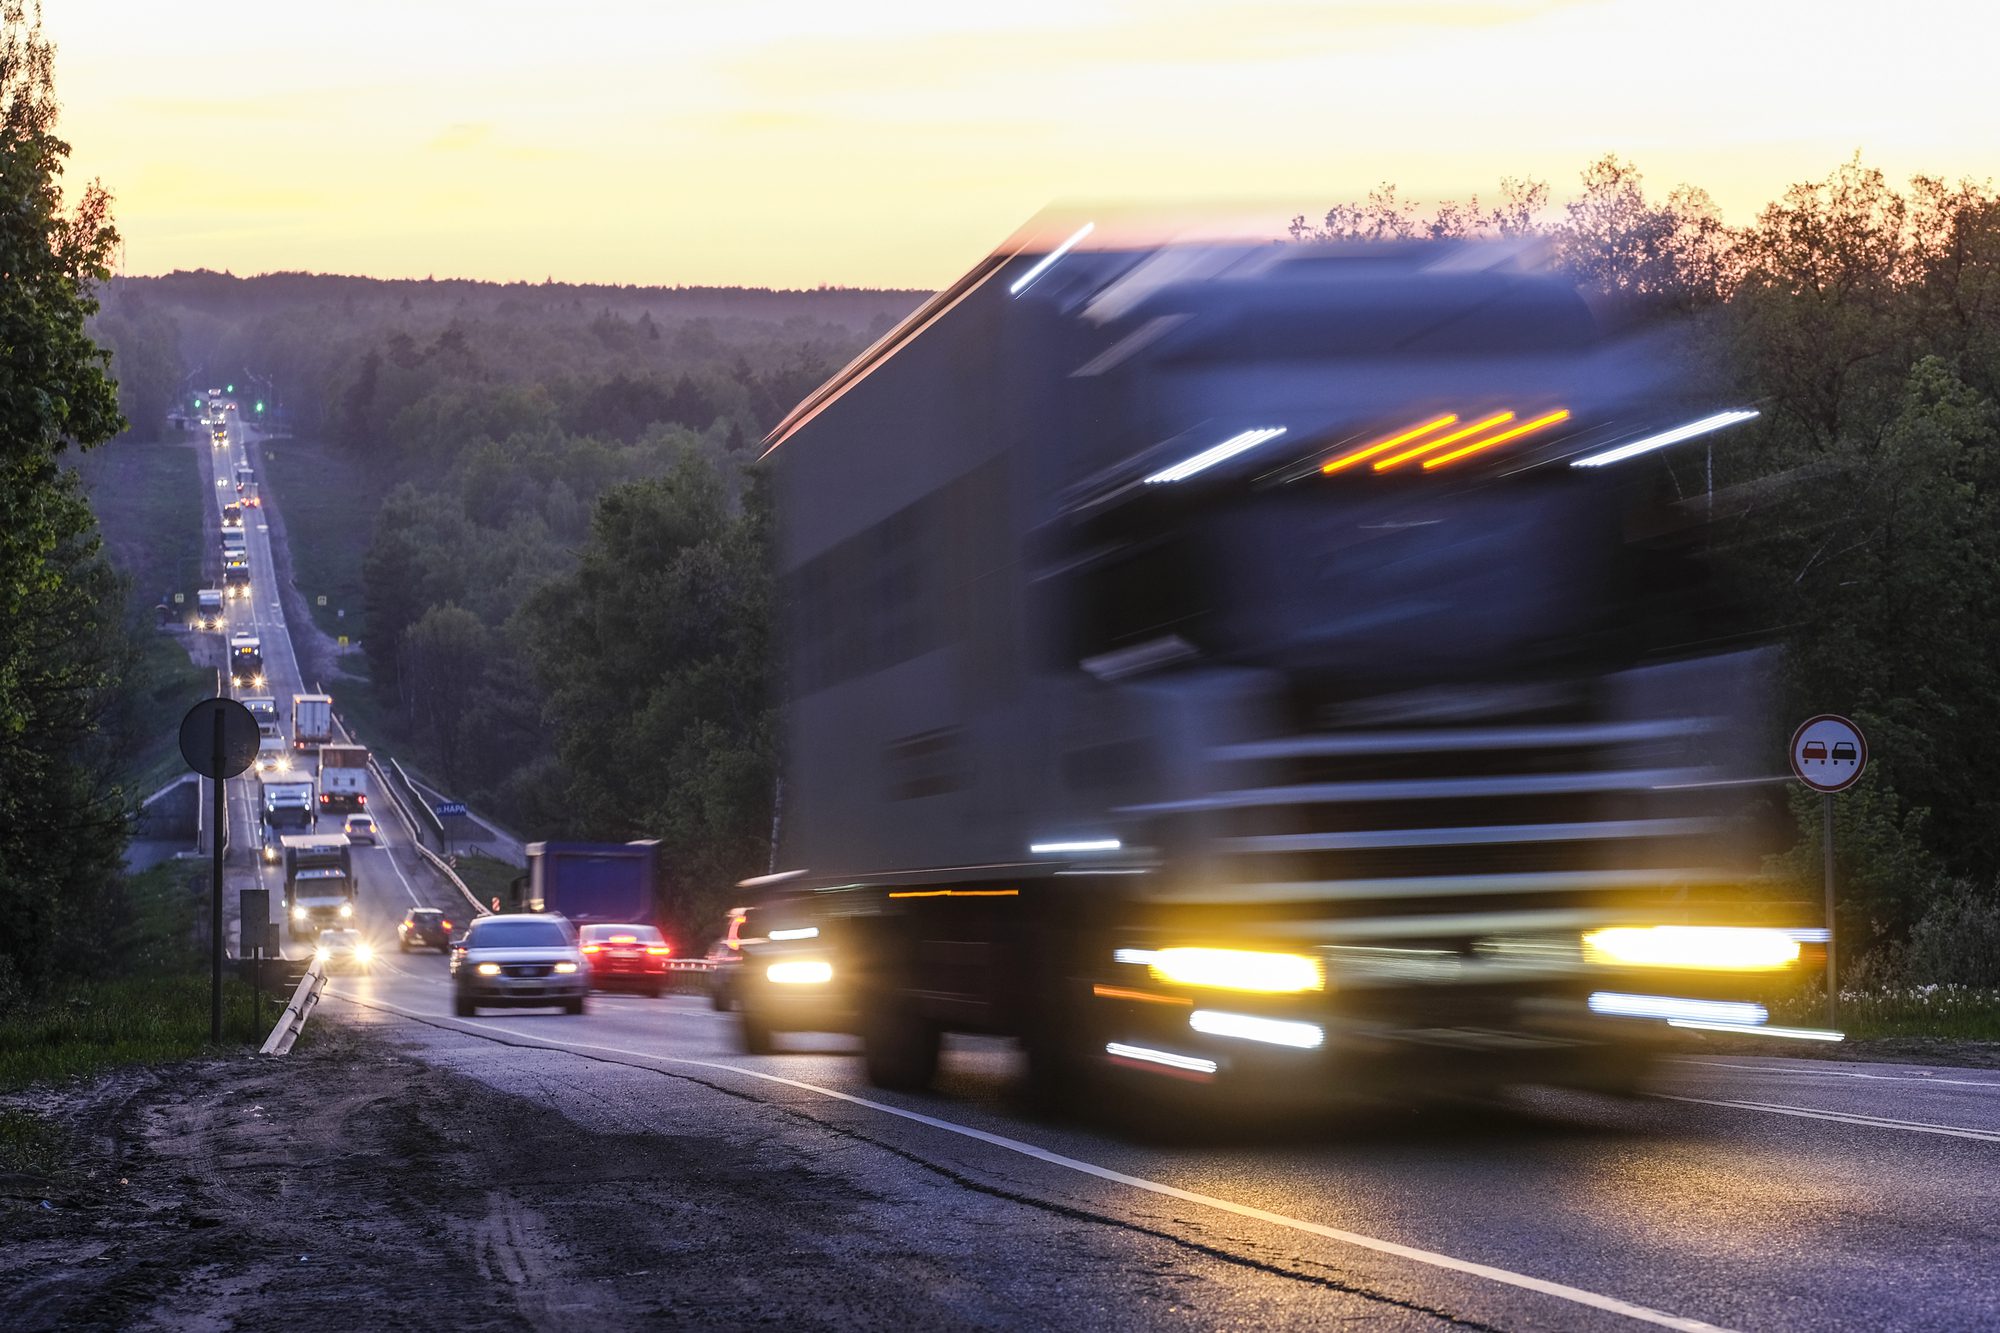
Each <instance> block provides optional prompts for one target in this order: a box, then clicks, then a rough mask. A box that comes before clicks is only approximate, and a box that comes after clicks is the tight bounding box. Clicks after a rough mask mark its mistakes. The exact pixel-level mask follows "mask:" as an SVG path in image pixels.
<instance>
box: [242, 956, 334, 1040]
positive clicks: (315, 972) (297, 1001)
mask: <svg viewBox="0 0 2000 1333" xmlns="http://www.w3.org/2000/svg"><path fill="white" fill-rule="evenodd" d="M325 989H326V964H324V963H322V962H320V960H319V959H317V958H315V959H313V961H312V966H310V967H308V968H307V969H306V974H305V975H304V976H302V977H300V978H299V987H298V989H297V990H295V991H293V992H292V1002H291V1003H290V1004H288V1005H286V1006H285V1012H284V1013H282V1014H279V1015H278V1023H277V1026H276V1027H274V1028H272V1029H271V1035H270V1036H269V1037H267V1038H265V1040H264V1046H263V1049H262V1050H260V1051H259V1052H258V1054H259V1055H284V1054H286V1053H287V1052H289V1051H290V1050H291V1049H292V1043H293V1042H295V1041H297V1040H298V1039H299V1033H301V1032H303V1031H305V1026H306V1017H307V1015H309V1014H311V1013H312V1011H313V1009H314V1008H315V1007H316V1006H317V1005H318V1004H319V996H320V992H321V991H323V990H325Z"/></svg>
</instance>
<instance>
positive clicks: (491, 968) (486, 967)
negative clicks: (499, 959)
mask: <svg viewBox="0 0 2000 1333" xmlns="http://www.w3.org/2000/svg"><path fill="white" fill-rule="evenodd" d="M473 970H474V971H475V972H477V973H479V975H480V976H482V977H497V976H499V975H500V964H498V963H481V964H480V965H479V966H478V967H476V968H474V969H473Z"/></svg>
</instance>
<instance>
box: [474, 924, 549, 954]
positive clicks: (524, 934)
mask: <svg viewBox="0 0 2000 1333" xmlns="http://www.w3.org/2000/svg"><path fill="white" fill-rule="evenodd" d="M568 943H569V934H568V932H567V931H565V930H564V929H563V928H562V927H561V926H559V925H557V924H556V923H555V922H553V921H481V922H479V923H477V924H476V925H474V926H473V928H472V931H471V934H470V935H469V936H468V937H467V939H466V941H465V945H466V947H467V948H468V949H560V948H562V947H563V946H564V945H565V944H568Z"/></svg>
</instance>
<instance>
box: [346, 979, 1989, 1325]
mask: <svg viewBox="0 0 2000 1333" xmlns="http://www.w3.org/2000/svg"><path fill="white" fill-rule="evenodd" d="M327 993H328V994H329V995H332V996H333V997H334V998H336V999H340V1000H345V1001H347V1002H348V1003H349V1004H354V1005H358V1006H360V1007H361V1008H363V1009H375V1010H379V1011H381V1012H384V1013H391V1014H399V1015H401V1016H402V1017H404V1018H408V1019H412V1020H414V1021H416V1022H419V1023H423V1024H426V1025H428V1026H431V1027H435V1028H439V1029H442V1030H444V1031H447V1032H461V1033H465V1034H466V1035H468V1036H475V1037H476V1036H486V1037H487V1039H488V1040H499V1038H502V1037H504V1038H510V1039H511V1040H510V1041H508V1042H503V1043H502V1044H508V1045H518V1046H523V1047H528V1048H532V1049H538V1050H545V1051H556V1052H562V1053H566V1054H570V1055H582V1054H583V1053H584V1052H586V1051H601V1052H603V1053H604V1054H605V1055H607V1056H620V1057H623V1059H624V1060H633V1061H644V1062H645V1063H642V1064H636V1065H633V1066H631V1067H632V1068H636V1069H652V1070H654V1071H655V1072H657V1073H663V1074H665V1073H670V1071H668V1070H665V1069H660V1068H658V1067H659V1066H661V1065H684V1066H687V1067H689V1068H694V1069H710V1070H715V1071H717V1072H719V1073H725V1074H735V1075H736V1076H738V1077H739V1078H749V1079H756V1080H757V1081H759V1082H762V1083H771V1084H775V1085H777V1086H779V1087H785V1088H792V1089H795V1090H797V1091H799V1092H810V1093H815V1094H817V1095H819V1096H821V1097H825V1098H827V1099H828V1100H830V1101H837V1102H845V1103H846V1104H847V1105H849V1106H859V1107H862V1108H863V1109H865V1110H870V1111H874V1112H876V1113H878V1114H881V1115H886V1116H892V1117H894V1118H895V1119H898V1120H905V1121H908V1122H909V1123H911V1124H914V1125H923V1126H925V1127H926V1128H929V1129H935V1130H938V1131H939V1132H941V1133H945V1134H955V1135H957V1136H958V1137H960V1138H964V1139H971V1140H972V1141H973V1142H975V1143H984V1144H986V1145H987V1146H988V1147H992V1148H998V1149H1000V1150H1001V1151H1002V1152H1010V1153H1014V1154H1016V1155H1018V1156H1021V1157H1026V1158H1028V1159H1029V1160H1031V1161H1036V1162H1041V1163H1043V1164H1044V1165H1047V1166H1053V1167H1057V1168H1059V1169H1061V1170H1065V1171H1074V1172H1076V1173H1077V1174H1078V1175H1083V1176H1089V1177H1091V1178H1092V1179H1094V1180H1102V1181H1104V1182H1106V1183H1107V1184H1112V1185H1123V1186H1125V1187H1127V1188H1129V1189H1135V1190H1140V1191H1143V1192H1144V1193H1147V1194H1153V1195H1157V1196H1158V1197H1160V1198H1163V1199H1178V1200H1180V1201H1181V1202H1182V1203H1191V1204H1195V1205H1196V1206H1198V1207H1202V1208H1213V1209H1214V1210H1215V1211H1217V1212H1220V1213H1228V1214H1229V1215H1231V1216H1232V1217H1241V1218H1244V1219H1246V1220H1248V1221H1252V1222H1263V1223H1265V1224H1267V1225H1269V1226H1274V1227H1282V1228H1284V1229H1285V1230H1287V1231H1295V1232H1298V1233H1300V1234H1302V1235H1307V1236H1317V1237H1319V1238H1320V1239H1322V1240H1330V1241H1334V1242H1336V1243H1337V1244H1341V1245H1351V1246H1353V1247H1354V1248H1356V1249H1359V1250H1367V1251H1369V1252H1371V1253H1374V1254H1386V1255H1390V1256H1392V1257H1394V1258H1397V1259H1407V1260H1409V1261H1410V1262H1411V1263H1418V1264H1423V1265H1424V1266H1425V1267H1427V1268H1436V1269H1441V1270H1443V1271H1444V1272H1447V1273H1461V1274H1464V1275H1465V1276H1467V1277H1476V1278H1481V1279H1484V1280H1485V1281H1488V1282H1493V1283H1497V1284H1499V1285H1501V1286H1505V1287H1512V1288H1514V1289H1515V1290H1517V1291H1532V1292H1534V1293H1536V1294H1537V1295H1540V1296H1548V1297H1551V1298H1553V1299H1555V1300H1559V1301H1568V1302H1569V1303H1570V1304H1572V1305H1580V1306H1583V1307H1584V1308H1586V1309H1591V1310H1602V1311H1603V1312H1605V1313H1606V1314H1614V1315H1619V1316H1621V1317H1623V1318H1626V1319H1635V1320H1637V1321H1639V1322H1640V1323H1642V1324H1651V1325H1653V1326H1654V1327H1656V1328H1671V1329H1678V1330H1680V1333H1719V1331H1720V1330H1721V1329H1722V1327H1723V1326H1722V1325H1720V1324H1711V1323H1709V1322H1707V1321H1706V1320H1702V1319H1693V1318H1690V1317H1688V1316H1686V1315H1677V1314H1670V1313H1669V1312H1667V1311H1665V1310H1656V1309H1654V1308H1652V1307H1651V1306H1648V1305H1640V1304H1637V1303H1636V1302H1633V1301H1627V1300H1622V1299H1620V1298H1619V1297H1616V1296H1607V1295H1605V1294H1603V1293H1602V1292H1596V1291H1588V1290H1586V1289H1584V1288H1582V1287H1572V1286H1570V1285H1569V1284H1567V1283H1564V1282H1551V1281H1549V1280H1548V1279H1547V1278H1539V1277H1535V1276H1533V1275H1531V1274H1528V1273H1517V1272H1515V1271H1513V1270H1512V1269H1508V1268H1496V1267H1494V1266H1493V1265H1491V1264H1482V1263H1478V1262H1475V1261H1474V1260H1471V1259H1460V1258H1458V1257H1456V1256H1455V1255H1449V1254H1440V1253H1439V1252H1438V1251H1436V1250H1426V1249H1421V1248H1419V1247H1418V1246H1415V1245H1404V1244H1402V1243H1400V1242H1398V1241H1393V1240H1384V1239H1382V1238H1381V1237H1379V1236H1370V1235H1365V1234H1363V1233H1362V1232H1359V1231H1348V1230H1345V1229H1343V1228H1340V1227H1330V1226H1327V1225H1326V1224H1325V1223H1322V1222H1313V1221H1309V1220H1307V1219H1305V1218H1302V1217H1291V1216H1288V1215H1287V1214H1284V1213H1274V1212H1272V1211H1270V1210H1269V1209H1267V1208H1258V1207H1255V1206H1254V1205H1252V1204H1247V1203H1238V1202H1236V1201H1235V1200H1233V1199H1224V1198H1219V1197H1217V1196H1216V1195H1213V1194H1203V1193H1201V1192H1200V1191H1198V1190H1188V1189H1182V1188H1181V1187H1180V1186H1178V1185H1168V1184H1165V1183H1163V1182H1161V1181H1157V1180H1148V1179H1146V1178H1145V1177H1144V1176H1134V1175H1128V1174H1127V1173H1125V1172H1123V1171H1114V1170H1112V1169H1111V1168H1110V1167H1108V1166H1099V1165H1097V1164H1096V1163H1095V1162H1086V1161H1083V1160H1082V1159H1081V1158H1076V1157H1068V1156H1065V1155H1064V1154H1062V1153H1058V1152H1052V1151H1050V1150H1049V1149H1047V1148H1042V1147H1038V1146H1036V1145H1035V1144H1032V1143H1023V1142H1022V1141H1021V1140H1019V1139H1010V1138H1008V1137H1007V1136H1005V1135H1004V1134H995V1133H992V1132H991V1131H989V1130H984V1129H974V1128H972V1126H970V1125H961V1124H958V1123H956V1122H955V1121H951V1120H945V1119H942V1118H940V1117H938V1116H934V1115H925V1114H924V1113H923V1112H921V1111H913V1110H910V1109H908V1108H907V1107H902V1106H891V1105H890V1104H889V1103H887V1102H878V1101H874V1100H871V1099H870V1098H867V1097H857V1096H855V1095H854V1094H853V1093H851V1092H842V1091H840V1090H839V1089H837V1088H829V1087H825V1086H822V1085H821V1084H817V1083H807V1082H805V1081H804V1080H802V1079H796V1078H786V1077H785V1076H784V1075H782V1074H767V1073H765V1072H763V1071H762V1070H758V1069H746V1068H745V1067H743V1066H742V1065H727V1064H723V1063H722V1062H721V1061H719V1060H693V1059H689V1058H687V1057H686V1056H676V1055H655V1054H653V1053H651V1052H648V1051H635V1050H632V1049H630V1048H628V1047H623V1046H604V1045H600V1044H598V1043H595V1042H581V1041H570V1042H556V1041H551V1040H550V1039H549V1038H548V1037H546V1036H543V1035H541V1034H539V1033H534V1032H527V1031H523V1030H522V1029H520V1028H510V1027H502V1026H501V1025H500V1024H498V1023H492V1022H484V1021H480V1020H476V1019H447V1018H445V1017H444V1016H443V1015H442V1014H421V1013H418V1012H416V1011H415V1010H412V1009H405V1008H403V1007H402V1006H401V1005H397V1004H391V1003H389V1002H387V1001H385V1000H365V999H362V998H361V997H360V996H358V995H350V994H347V993H346V992H345V990H343V989H339V988H329V989H328V992H327ZM488 1034H497V1035H488ZM584 1058H585V1059H589V1058H592V1057H589V1056H584ZM614 1063H617V1062H614ZM1681 1100H1689V1099H1681ZM1996 1137H2000V1136H1996Z"/></svg>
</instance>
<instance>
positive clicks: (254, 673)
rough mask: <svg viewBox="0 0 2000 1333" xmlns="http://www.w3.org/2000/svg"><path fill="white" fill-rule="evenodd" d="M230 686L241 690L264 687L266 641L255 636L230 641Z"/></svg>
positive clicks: (241, 636) (239, 636) (236, 636)
mask: <svg viewBox="0 0 2000 1333" xmlns="http://www.w3.org/2000/svg"><path fill="white" fill-rule="evenodd" d="M229 684H230V687H231V688H232V689H239V690H241V689H262V688H263V687H264V684H265V679H264V641H263V640H262V639H260V638H258V637H257V636H256V635H255V634H238V635H235V636H234V637H232V638H231V639H230V640H229Z"/></svg>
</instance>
